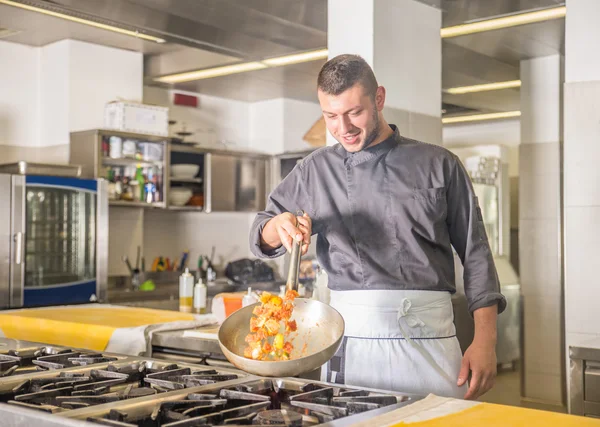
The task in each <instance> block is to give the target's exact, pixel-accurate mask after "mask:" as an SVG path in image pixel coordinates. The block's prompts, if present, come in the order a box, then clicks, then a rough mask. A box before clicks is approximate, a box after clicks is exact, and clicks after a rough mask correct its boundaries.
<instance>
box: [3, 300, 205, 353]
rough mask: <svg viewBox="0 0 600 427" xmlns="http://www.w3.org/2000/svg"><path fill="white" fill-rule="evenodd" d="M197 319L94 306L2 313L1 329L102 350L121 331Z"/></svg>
mask: <svg viewBox="0 0 600 427" xmlns="http://www.w3.org/2000/svg"><path fill="white" fill-rule="evenodd" d="M194 319H195V317H194V316H193V315H192V314H187V313H180V312H175V311H166V310H154V309H149V308H136V307H120V306H113V305H103V304H93V305H83V306H60V307H44V308H29V309H22V310H10V311H5V312H0V330H1V331H2V333H4V335H5V336H6V337H7V338H14V339H20V340H27V341H35V342H43V343H48V344H54V345H63V346H69V347H78V348H87V349H90V350H96V351H102V350H104V349H105V348H106V346H107V344H108V342H109V340H110V338H111V336H112V335H113V333H114V332H115V330H117V329H121V328H135V327H141V326H146V325H155V324H162V323H170V322H179V321H192V320H194Z"/></svg>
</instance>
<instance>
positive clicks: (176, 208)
mask: <svg viewBox="0 0 600 427" xmlns="http://www.w3.org/2000/svg"><path fill="white" fill-rule="evenodd" d="M168 209H169V210H171V211H190V212H204V206H169V208H168Z"/></svg>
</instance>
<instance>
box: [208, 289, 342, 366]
mask: <svg viewBox="0 0 600 427" xmlns="http://www.w3.org/2000/svg"><path fill="white" fill-rule="evenodd" d="M294 304H295V307H294V311H293V314H292V320H296V323H297V326H298V329H297V330H296V332H293V333H291V334H290V335H289V338H288V340H289V341H290V342H291V343H292V345H293V346H294V349H293V350H292V353H291V355H290V360H283V361H273V362H270V361H262V360H253V359H248V358H246V357H244V348H245V347H246V346H247V344H246V342H245V341H244V339H245V338H246V335H248V333H249V332H250V318H251V317H252V310H253V309H254V307H256V306H257V305H259V304H253V305H249V306H246V307H244V308H241V309H239V310H237V311H236V312H234V313H232V314H231V315H230V316H229V317H228V318H227V319H225V321H224V322H223V324H222V325H221V327H220V328H219V334H218V336H219V345H220V346H221V350H222V351H223V354H225V357H227V360H229V362H231V363H232V364H233V365H234V366H236V367H237V368H238V369H241V370H242V371H245V372H248V373H250V374H254V375H260V376H263V377H293V376H296V375H299V374H302V373H305V372H310V371H313V370H315V369H317V368H319V367H320V366H321V365H323V364H324V363H326V362H327V361H328V360H329V359H331V358H332V357H333V355H334V354H335V352H336V351H337V350H338V348H339V347H340V344H341V343H342V338H343V337H344V319H343V318H342V315H341V314H340V313H338V312H337V311H336V310H335V309H334V308H332V307H331V306H329V305H327V304H324V303H322V302H320V301H316V300H310V299H305V298H296V300H295V301H294Z"/></svg>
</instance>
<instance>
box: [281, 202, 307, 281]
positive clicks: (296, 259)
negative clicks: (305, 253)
mask: <svg viewBox="0 0 600 427" xmlns="http://www.w3.org/2000/svg"><path fill="white" fill-rule="evenodd" d="M302 215H304V212H303V211H298V212H296V217H299V216H302ZM297 226H298V218H296V227H297ZM292 241H293V242H292V255H291V258H290V269H289V271H288V278H287V283H286V285H285V289H286V291H289V290H293V291H298V277H299V276H300V258H301V257H302V243H303V241H302V240H300V241H297V240H296V239H292Z"/></svg>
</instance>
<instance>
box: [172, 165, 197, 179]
mask: <svg viewBox="0 0 600 427" xmlns="http://www.w3.org/2000/svg"><path fill="white" fill-rule="evenodd" d="M199 170H200V166H199V165H194V164H181V165H171V176H172V177H173V178H195V177H196V175H197V174H198V171H199Z"/></svg>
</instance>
